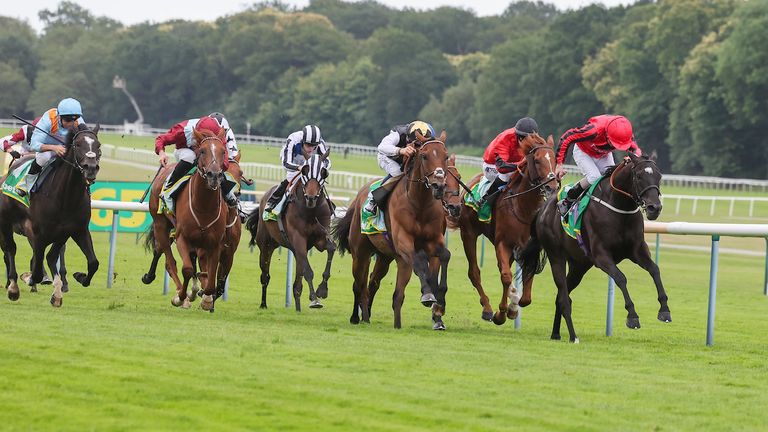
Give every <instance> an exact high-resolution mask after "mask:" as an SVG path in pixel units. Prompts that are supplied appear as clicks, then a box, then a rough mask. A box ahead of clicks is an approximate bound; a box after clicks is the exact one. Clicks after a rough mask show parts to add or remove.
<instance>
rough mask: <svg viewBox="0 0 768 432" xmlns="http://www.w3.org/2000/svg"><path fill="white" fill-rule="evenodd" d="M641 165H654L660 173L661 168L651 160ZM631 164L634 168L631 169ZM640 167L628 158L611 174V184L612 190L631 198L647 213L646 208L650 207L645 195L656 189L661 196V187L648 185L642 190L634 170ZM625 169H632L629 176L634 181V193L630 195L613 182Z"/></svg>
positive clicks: (644, 161)
mask: <svg viewBox="0 0 768 432" xmlns="http://www.w3.org/2000/svg"><path fill="white" fill-rule="evenodd" d="M640 163H648V164H652V165H653V167H654V168H655V169H656V170H657V171H658V169H659V168H658V167H657V166H656V163H655V162H654V161H652V160H650V159H648V160H643V161H640ZM630 164H632V166H631V167H630ZM638 165H639V163H638V164H635V163H634V162H632V161H631V160H630V159H629V158H627V159H624V161H623V162H622V163H621V164H620V165H619V166H618V167H616V169H615V170H613V172H612V173H611V179H610V183H611V189H613V190H615V191H616V192H619V193H621V194H622V195H626V196H627V197H629V198H630V199H631V200H632V201H634V202H635V204H637V206H638V207H640V208H642V209H643V211H645V208H646V207H647V206H648V205H647V204H646V203H645V200H644V199H643V195H644V194H645V193H646V192H648V191H649V190H651V189H656V191H657V192H658V193H659V195H661V189H659V185H656V184H651V185H648V186H646V187H644V188H643V189H642V190H641V189H640V186H639V185H638V179H637V174H635V170H634V169H633V168H635V167H637V166H638ZM624 167H629V168H630V170H629V175H630V178H631V179H632V193H629V192H627V191H625V190H623V189H621V188H619V187H617V186H616V185H615V184H614V181H613V178H614V176H615V175H616V173H617V172H619V171H620V170H621V169H623V168H624Z"/></svg>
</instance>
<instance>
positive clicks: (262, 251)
mask: <svg viewBox="0 0 768 432" xmlns="http://www.w3.org/2000/svg"><path fill="white" fill-rule="evenodd" d="M274 251H275V247H274V246H273V245H271V244H259V267H260V268H261V306H260V307H261V308H262V309H266V308H267V286H269V279H270V276H269V264H270V262H272V252H274Z"/></svg>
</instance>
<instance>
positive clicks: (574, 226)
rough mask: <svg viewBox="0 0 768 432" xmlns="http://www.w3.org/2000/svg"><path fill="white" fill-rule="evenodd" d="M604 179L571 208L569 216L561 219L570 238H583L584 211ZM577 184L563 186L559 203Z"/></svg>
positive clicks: (593, 185) (558, 197) (558, 199)
mask: <svg viewBox="0 0 768 432" xmlns="http://www.w3.org/2000/svg"><path fill="white" fill-rule="evenodd" d="M602 179H603V177H600V178H599V179H598V180H597V181H596V182H595V183H594V184H592V186H590V187H589V189H587V192H586V193H585V194H583V195H582V196H581V199H580V200H579V202H578V203H577V204H576V205H574V206H571V210H570V211H569V212H568V215H567V216H565V217H562V216H561V217H560V223H561V224H562V226H563V231H565V233H566V234H568V236H569V237H571V238H574V239H578V238H579V237H581V219H582V218H583V216H584V211H585V210H586V209H587V206H588V205H589V202H590V200H591V198H592V192H593V191H594V190H595V188H596V187H597V185H598V183H600V180H602ZM575 184H576V183H571V184H567V185H563V187H562V188H560V191H558V192H557V201H558V202H559V201H561V200H562V199H564V198H565V196H566V195H567V194H568V191H569V190H571V188H572V187H573V186H574V185H575Z"/></svg>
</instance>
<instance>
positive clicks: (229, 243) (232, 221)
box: [141, 154, 252, 301]
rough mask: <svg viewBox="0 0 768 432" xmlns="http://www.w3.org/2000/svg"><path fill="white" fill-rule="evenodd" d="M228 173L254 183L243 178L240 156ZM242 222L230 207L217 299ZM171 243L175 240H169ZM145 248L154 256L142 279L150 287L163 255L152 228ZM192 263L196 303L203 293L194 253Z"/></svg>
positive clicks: (232, 260) (221, 289) (231, 165)
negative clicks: (157, 245)
mask: <svg viewBox="0 0 768 432" xmlns="http://www.w3.org/2000/svg"><path fill="white" fill-rule="evenodd" d="M227 172H228V173H229V174H230V175H232V177H233V178H235V179H237V181H238V183H241V184H242V182H252V181H251V180H247V179H245V178H244V176H243V170H242V168H241V167H240V155H239V154H238V155H237V159H235V160H230V161H229V167H228V168H227ZM241 222H242V221H241V220H240V213H239V209H238V208H237V207H228V213H227V225H226V228H227V230H226V233H225V235H224V243H223V245H222V246H223V248H222V250H221V259H220V260H219V270H218V275H217V276H216V296H215V297H216V299H218V298H219V297H221V296H222V295H223V294H224V287H225V285H226V282H227V278H228V277H229V272H230V271H231V269H232V264H233V263H234V259H235V252H237V247H238V246H239V245H240V236H241V233H242V223H241ZM169 241H173V240H170V239H169ZM145 247H146V249H147V250H149V251H152V252H153V256H152V262H151V263H150V265H149V270H148V271H147V272H146V273H144V276H142V277H141V281H142V282H143V283H144V284H147V285H149V284H150V283H152V281H154V280H155V277H156V274H157V263H158V261H160V257H161V256H162V255H163V252H162V251H161V250H159V249H155V236H154V230H153V229H152V227H151V226H150V228H149V232H148V233H147V236H146V238H145ZM192 262H193V267H194V268H195V271H194V276H193V279H192V293H191V294H190V296H189V301H195V297H196V295H197V294H198V292H200V293H202V292H201V291H199V286H198V285H199V279H198V277H197V255H195V254H194V253H192Z"/></svg>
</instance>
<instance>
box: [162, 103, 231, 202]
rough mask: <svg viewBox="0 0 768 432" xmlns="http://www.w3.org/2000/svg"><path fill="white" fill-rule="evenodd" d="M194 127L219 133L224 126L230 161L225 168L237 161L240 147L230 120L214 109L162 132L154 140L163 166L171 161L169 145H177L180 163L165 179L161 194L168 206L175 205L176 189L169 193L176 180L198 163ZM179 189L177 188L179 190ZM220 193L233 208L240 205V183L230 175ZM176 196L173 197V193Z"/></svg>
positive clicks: (175, 153)
mask: <svg viewBox="0 0 768 432" xmlns="http://www.w3.org/2000/svg"><path fill="white" fill-rule="evenodd" d="M195 129H198V130H200V129H205V130H208V131H211V132H213V133H215V134H218V133H219V131H220V130H221V129H225V130H226V131H227V136H226V141H227V142H226V143H225V145H226V147H227V159H228V160H227V162H226V163H225V167H224V169H225V170H226V167H227V165H228V163H229V161H231V160H235V157H236V156H237V155H238V153H239V150H238V148H237V142H236V141H235V134H234V132H232V129H231V128H230V127H229V122H228V121H227V119H226V118H225V117H224V115H223V114H221V113H218V112H214V113H211V114H209V115H208V116H206V117H202V118H196V119H190V120H185V121H183V122H181V123H176V124H175V125H173V127H172V128H171V129H170V130H168V132H166V133H164V134H162V135H159V136H158V137H157V138H156V139H155V153H157V154H158V156H160V165H162V166H165V165H166V164H167V163H168V155H167V154H166V153H165V147H166V146H168V145H174V146H175V147H176V150H175V151H174V152H173V156H174V157H175V158H176V160H177V161H178V163H177V164H176V167H175V168H174V169H173V172H172V173H171V175H170V176H168V179H166V181H165V185H164V186H163V191H162V192H161V194H160V197H161V198H162V199H163V200H165V203H166V205H167V207H168V208H169V209H172V208H173V199H174V197H175V195H176V192H174V193H173V194H168V193H167V192H168V189H170V188H171V187H172V186H173V185H174V184H176V182H178V181H179V179H181V177H183V176H184V174H186V173H188V172H189V170H190V169H192V167H193V166H194V165H195V158H196V155H195V151H194V149H193V148H194V146H195V145H196V144H197V143H196V142H195V139H194V133H193V131H194V130H195ZM176 191H178V189H177V190H176ZM221 193H222V195H223V196H224V200H225V201H226V202H227V205H228V206H230V207H235V206H237V195H238V193H239V184H238V183H237V182H233V181H232V179H230V178H229V177H225V179H224V181H223V182H222V185H221ZM172 195H173V196H172Z"/></svg>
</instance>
